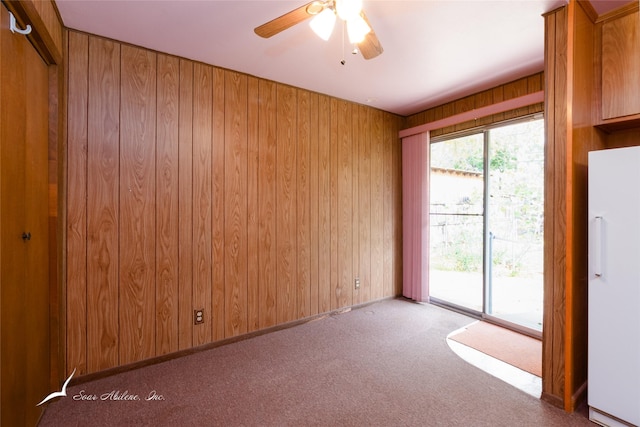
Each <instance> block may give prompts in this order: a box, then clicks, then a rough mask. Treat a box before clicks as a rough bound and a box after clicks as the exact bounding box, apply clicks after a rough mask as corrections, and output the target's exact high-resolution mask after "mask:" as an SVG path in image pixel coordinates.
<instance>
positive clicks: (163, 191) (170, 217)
mask: <svg viewBox="0 0 640 427" xmlns="http://www.w3.org/2000/svg"><path fill="white" fill-rule="evenodd" d="M157 79H158V81H157V98H158V99H157V104H158V105H157V130H156V138H157V140H156V150H157V154H156V189H157V191H156V197H157V206H156V239H157V245H156V354H157V355H160V354H167V353H171V352H174V351H177V350H178V348H179V347H178V331H179V326H178V307H179V306H178V304H179V295H178V292H179V290H178V289H179V288H178V283H179V282H178V279H179V276H178V262H179V259H178V248H179V240H178V239H179V233H178V232H179V229H180V224H179V211H178V209H179V208H178V186H179V181H178V173H179V169H178V163H179V157H178V156H179V151H178V150H179V145H178V141H179V132H178V129H179V122H178V120H179V119H178V117H179V116H178V113H179V98H180V60H179V59H178V58H176V57H172V56H168V55H161V54H159V55H158V73H157Z"/></svg>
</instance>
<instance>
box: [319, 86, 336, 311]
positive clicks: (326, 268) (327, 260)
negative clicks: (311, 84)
mask: <svg viewBox="0 0 640 427" xmlns="http://www.w3.org/2000/svg"><path fill="white" fill-rule="evenodd" d="M330 129H331V99H330V98H329V97H328V96H324V95H320V96H319V98H318V266H319V270H318V311H319V312H320V313H326V312H328V311H329V310H331V301H332V289H333V286H332V285H333V284H332V280H333V278H332V274H331V265H332V263H333V262H334V258H333V256H332V252H331V248H332V239H331V200H332V198H331V153H332V150H331V131H330Z"/></svg>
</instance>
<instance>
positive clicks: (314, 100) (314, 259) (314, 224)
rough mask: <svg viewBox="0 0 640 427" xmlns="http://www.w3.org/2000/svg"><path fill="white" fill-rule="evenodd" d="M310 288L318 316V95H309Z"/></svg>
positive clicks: (312, 306) (313, 309)
mask: <svg viewBox="0 0 640 427" xmlns="http://www.w3.org/2000/svg"><path fill="white" fill-rule="evenodd" d="M309 109H310V122H309V133H310V140H309V227H310V232H309V244H310V248H309V257H310V260H309V265H310V272H309V286H310V288H311V289H310V295H309V299H310V312H309V314H310V315H312V316H313V315H315V314H318V313H319V311H318V307H319V298H320V295H319V292H320V289H319V286H320V285H319V267H320V265H319V257H320V253H319V250H320V245H319V243H320V234H319V232H320V228H319V219H320V215H319V202H320V200H319V198H320V193H319V187H318V177H319V174H320V164H319V133H320V129H319V127H318V114H319V110H318V94H316V93H311V94H310V95H309Z"/></svg>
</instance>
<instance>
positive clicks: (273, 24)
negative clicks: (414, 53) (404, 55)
mask: <svg viewBox="0 0 640 427" xmlns="http://www.w3.org/2000/svg"><path fill="white" fill-rule="evenodd" d="M309 18H313V19H312V20H311V22H310V23H309V25H310V26H311V29H312V30H313V31H314V32H315V33H316V34H317V35H318V36H319V37H320V38H322V39H324V40H328V39H329V37H330V36H331V33H332V32H333V27H334V26H335V23H336V18H340V19H341V20H343V21H344V22H345V25H346V27H347V33H348V35H349V41H350V42H351V43H353V44H354V45H356V46H357V47H358V50H360V53H362V56H363V57H364V58H365V59H372V58H375V57H376V56H378V55H380V54H381V53H382V51H383V49H382V45H381V44H380V41H379V40H378V37H377V36H376V33H375V32H374V31H373V29H372V28H371V24H370V23H369V20H368V19H367V16H366V15H365V14H364V11H363V10H362V0H315V1H312V2H310V3H307V4H305V5H304V6H300V7H299V8H297V9H294V10H292V11H290V12H287V13H285V14H284V15H282V16H279V17H278V18H275V19H273V20H271V21H269V22H267V23H265V24H262V25H260V26H259V27H256V28H255V30H254V31H255V33H256V34H257V35H259V36H260V37H264V38H269V37H271V36H274V35H276V34H278V33H280V32H281V31H284V30H286V29H287V28H290V27H293V26H294V25H296V24H299V23H300V22H302V21H305V20H307V19H309Z"/></svg>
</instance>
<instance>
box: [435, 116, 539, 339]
mask: <svg viewBox="0 0 640 427" xmlns="http://www.w3.org/2000/svg"><path fill="white" fill-rule="evenodd" d="M539 119H542V120H545V118H544V114H543V113H534V114H528V115H525V116H521V117H517V118H514V119H509V120H504V121H500V122H496V123H491V124H489V125H484V126H480V127H476V128H472V129H466V130H464V131H460V132H452V133H447V134H444V135H439V136H437V137H433V138H431V139H430V141H429V145H431V144H435V143H439V142H445V141H448V140H451V139H455V138H460V137H465V136H469V135H476V134H482V140H483V142H482V144H483V147H482V152H483V169H484V171H483V192H484V196H483V215H482V220H483V236H482V248H483V253H482V256H483V260H482V297H483V298H482V311H475V310H473V309H470V308H466V307H462V306H459V305H457V304H454V303H451V302H448V301H446V300H442V299H439V298H437V297H436V298H434V297H431V296H430V297H429V301H430V302H432V303H433V304H435V305H439V306H443V307H445V308H448V309H451V310H454V311H457V312H460V313H463V314H465V315H468V316H471V317H474V318H476V319H482V320H486V321H488V322H491V323H494V324H496V325H499V326H503V327H505V328H508V329H511V330H513V331H516V332H519V333H521V334H523V335H528V336H530V337H533V338H536V339H539V340H541V339H542V333H543V331H542V330H541V331H538V330H535V329H532V328H529V327H526V326H523V325H520V324H517V323H514V322H510V321H508V320H505V319H502V318H499V317H496V316H494V315H491V314H487V299H488V292H489V290H488V284H487V274H488V272H487V269H488V268H489V263H490V260H489V259H488V257H487V245H488V239H489V227H488V225H489V224H488V222H489V215H488V212H489V201H488V198H487V197H486V196H487V194H488V192H489V180H488V176H487V174H488V172H489V152H488V148H489V132H490V131H491V130H492V129H496V128H501V127H504V126H509V125H514V124H518V123H523V122H527V121H532V120H539ZM430 162H431V156H429V163H430ZM430 168H431V164H429V169H430ZM543 180H544V177H543ZM541 309H542V310H543V311H544V309H545V307H544V301H543V303H542V307H541ZM543 318H544V313H543ZM543 330H544V325H543Z"/></svg>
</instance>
